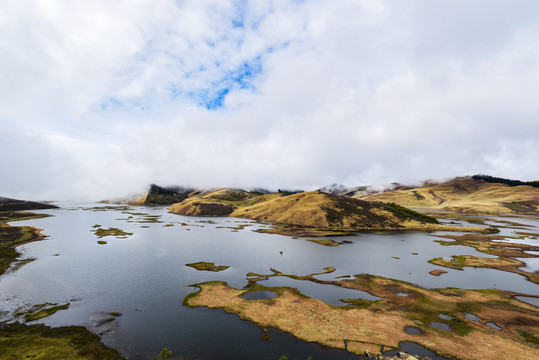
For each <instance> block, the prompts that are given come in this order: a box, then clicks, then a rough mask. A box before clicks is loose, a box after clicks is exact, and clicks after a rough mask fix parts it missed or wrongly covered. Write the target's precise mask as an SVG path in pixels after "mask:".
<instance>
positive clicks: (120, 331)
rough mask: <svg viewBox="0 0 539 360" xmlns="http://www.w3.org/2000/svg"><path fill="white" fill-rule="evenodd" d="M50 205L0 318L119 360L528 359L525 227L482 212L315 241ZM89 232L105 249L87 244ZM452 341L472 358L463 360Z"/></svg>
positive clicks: (537, 312) (9, 276)
mask: <svg viewBox="0 0 539 360" xmlns="http://www.w3.org/2000/svg"><path fill="white" fill-rule="evenodd" d="M58 205H60V208H59V209H48V210H38V211H35V213H37V214H40V215H38V216H45V215H44V214H50V215H53V216H50V217H43V218H38V217H35V218H31V219H26V220H22V221H18V222H17V224H16V225H21V226H22V225H26V226H34V227H36V228H39V229H43V230H41V233H42V234H43V235H44V236H46V237H45V238H44V239H42V240H41V241H36V242H30V243H26V244H23V245H20V246H18V247H17V248H16V251H18V252H19V253H20V255H19V256H18V258H17V260H16V262H12V263H11V265H9V266H8V267H7V269H6V271H5V273H4V274H3V275H2V276H1V277H0V298H1V300H0V301H1V304H2V305H1V306H2V307H1V308H0V318H1V321H3V322H4V323H7V322H10V321H13V320H18V321H20V322H24V323H26V324H27V325H28V326H30V327H35V328H36V329H38V328H39V327H40V326H45V327H52V329H54V328H57V327H66V326H72V325H76V326H84V327H86V328H88V329H90V330H91V331H92V332H93V333H94V334H96V335H98V336H99V337H100V339H101V340H102V341H103V343H104V344H105V345H107V346H109V347H111V348H113V349H115V350H118V351H119V352H120V353H121V354H122V355H123V356H125V357H126V358H129V359H150V358H154V357H155V356H156V355H157V354H158V353H159V352H160V351H161V350H162V349H163V348H165V347H166V348H167V349H170V350H171V351H172V352H173V354H174V356H175V357H181V358H183V359H219V358H228V359H245V358H257V359H268V360H270V359H278V358H280V357H281V356H282V355H287V356H288V358H297V359H302V358H304V359H306V358H307V357H308V356H312V357H313V358H314V359H360V358H361V357H360V356H358V355H356V354H354V352H355V353H358V354H363V351H364V350H368V351H370V352H371V353H377V352H381V351H397V350H399V349H401V350H405V351H411V352H416V353H417V355H421V354H429V356H430V357H432V358H437V357H439V358H443V357H447V358H459V357H460V358H470V359H472V358H484V359H487V358H492V357H491V356H492V354H493V353H496V352H497V351H501V350H499V349H502V348H503V349H505V350H503V351H506V358H515V359H526V358H530V359H531V358H532V357H530V356H533V355H534V354H535V355H536V354H537V353H538V351H539V347H538V342H537V339H538V336H539V325H538V324H539V308H538V307H537V303H538V302H537V300H538V299H539V286H538V285H537V282H536V281H535V279H536V277H535V276H536V272H537V271H538V270H539V268H537V266H538V264H537V262H536V261H533V260H535V259H537V257H538V254H537V249H538V247H539V242H538V240H537V233H538V232H539V220H538V219H536V218H531V217H510V218H505V217H499V216H498V217H482V218H481V219H480V222H481V225H488V226H499V227H500V230H501V232H500V233H499V234H496V235H483V234H479V235H478V234H475V235H471V234H467V233H458V232H457V233H455V232H443V231H437V232H404V231H393V232H391V231H390V232H383V233H380V232H378V233H377V232H369V231H362V232H356V233H354V234H348V235H345V234H340V236H338V237H333V238H332V236H331V234H327V233H326V234H324V235H323V237H324V239H321V241H313V239H312V236H313V234H310V233H309V232H306V233H305V234H304V235H305V237H301V235H302V234H301V233H300V232H292V233H290V234H287V233H286V232H284V234H285V235H277V234H272V233H273V232H274V231H273V229H275V226H273V225H272V224H270V223H264V222H259V221H253V220H248V219H238V218H230V217H212V218H211V221H210V220H208V219H207V218H203V217H196V216H182V215H176V214H171V213H169V212H168V211H167V209H166V208H164V207H137V206H113V205H106V206H105V205H103V204H74V203H62V204H58ZM21 218H22V217H21ZM477 218H478V216H477V215H475V216H474V218H473V219H472V220H473V221H472V223H469V222H467V221H466V217H465V216H459V219H458V220H456V219H450V218H448V219H442V222H448V223H449V222H450V221H453V222H455V221H460V222H462V224H463V225H465V226H474V223H475V224H477V222H478V219H477ZM12 225H15V224H12ZM500 225H501V226H500ZM280 233H283V232H280ZM103 237H105V238H104V239H106V246H101V245H100V244H98V243H96V241H97V240H99V239H102V238H103ZM326 238H327V239H326ZM104 239H103V240H99V241H104ZM333 243H335V245H339V246H335V245H333ZM321 245H325V246H321ZM215 264H218V265H215ZM17 265H18V266H17ZM186 265H187V266H186ZM201 270H203V271H201ZM433 271H434V272H435V273H437V274H438V276H433V275H432V272H433ZM111 314H121V316H114V315H111ZM276 319H281V320H282V321H281V320H276ZM40 329H41V330H42V329H44V328H40ZM47 331H48V330H47ZM51 331H52V330H51ZM268 340H269V341H268ZM477 344H485V346H478V345H477ZM487 344H488V346H486V345H487ZM462 346H468V348H470V347H471V348H473V351H471V352H470V354H468V355H466V356H468V357H466V356H463V355H462V353H461V352H460V350H459V348H461V347H462ZM484 348H488V349H491V350H492V349H494V352H492V351H491V350H489V351H491V352H489V351H486V350H484ZM482 349H483V350H482ZM422 356H423V355H422Z"/></svg>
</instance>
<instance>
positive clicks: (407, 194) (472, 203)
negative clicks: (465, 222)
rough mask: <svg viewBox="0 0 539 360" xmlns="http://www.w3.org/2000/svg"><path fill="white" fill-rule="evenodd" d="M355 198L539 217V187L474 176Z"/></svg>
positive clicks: (451, 209)
mask: <svg viewBox="0 0 539 360" xmlns="http://www.w3.org/2000/svg"><path fill="white" fill-rule="evenodd" d="M354 198H358V199H362V200H367V201H383V202H394V203H397V204H399V205H402V206H406V207H411V208H416V209H439V210H449V211H458V212H470V213H484V214H507V213H517V214H537V212H538V206H539V188H538V187H533V186H530V185H519V186H510V185H507V184H504V183H496V182H487V181H484V180H480V179H476V178H475V177H458V178H455V179H453V180H450V181H447V182H444V183H440V184H434V185H426V186H421V187H417V188H411V189H401V190H393V191H387V192H382V193H378V194H369V195H358V196H354Z"/></svg>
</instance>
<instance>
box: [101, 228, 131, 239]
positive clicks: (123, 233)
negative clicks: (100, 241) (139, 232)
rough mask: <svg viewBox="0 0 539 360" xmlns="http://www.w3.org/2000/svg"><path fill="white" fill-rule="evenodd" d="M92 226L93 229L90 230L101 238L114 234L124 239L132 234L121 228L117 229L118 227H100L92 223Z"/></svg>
mask: <svg viewBox="0 0 539 360" xmlns="http://www.w3.org/2000/svg"><path fill="white" fill-rule="evenodd" d="M94 228H95V230H91V231H92V232H93V233H95V235H96V236H97V237H99V238H102V237H105V236H114V237H117V238H122V239H125V238H127V237H128V236H131V235H133V233H130V232H126V231H123V230H122V229H118V228H108V229H103V228H102V227H96V226H95V225H94Z"/></svg>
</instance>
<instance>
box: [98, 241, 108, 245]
mask: <svg viewBox="0 0 539 360" xmlns="http://www.w3.org/2000/svg"><path fill="white" fill-rule="evenodd" d="M97 243H98V244H99V245H106V244H107V242H106V241H105V240H97Z"/></svg>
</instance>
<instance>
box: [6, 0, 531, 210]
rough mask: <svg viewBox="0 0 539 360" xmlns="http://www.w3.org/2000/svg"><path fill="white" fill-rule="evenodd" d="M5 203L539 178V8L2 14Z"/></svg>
mask: <svg viewBox="0 0 539 360" xmlns="http://www.w3.org/2000/svg"><path fill="white" fill-rule="evenodd" d="M0 154H1V161H2V163H1V165H0V169H1V170H0V196H6V197H14V198H24V199H32V200H100V199H107V198H113V197H122V196H128V195H133V194H137V193H139V194H140V193H142V192H144V191H145V190H146V189H147V187H148V185H149V184H151V183H156V184H160V185H165V186H166V185H189V186H195V187H198V188H209V187H243V188H256V187H264V188H268V189H273V190H276V189H277V188H281V189H303V190H313V189H316V188H320V187H322V186H325V185H329V184H332V183H339V184H344V185H345V186H359V185H374V184H384V183H390V182H394V181H397V182H401V183H414V182H420V181H423V180H427V179H435V180H442V179H448V178H451V177H455V176H462V175H473V174H489V175H493V176H499V177H506V178H510V179H520V180H536V179H539V172H538V169H539V155H538V154H539V2H538V1H536V0H528V1H526V0H518V1H515V0H474V1H470V0H452V1H445V0H406V1H404V0H392V1H384V0H372V1H371V0H336V1H322V0H275V1H271V0H268V1H249V0H244V1H227V0H214V1H209V0H196V1H195V0H190V1H189V0H175V1H172V0H170V1H169V0H147V1H146V0H136V1H133V0H124V1H113V0H103V1H99V0H96V1H76V0H75V1H73V0H47V1H38V0H34V1H31V0H3V1H1V2H0Z"/></svg>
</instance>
